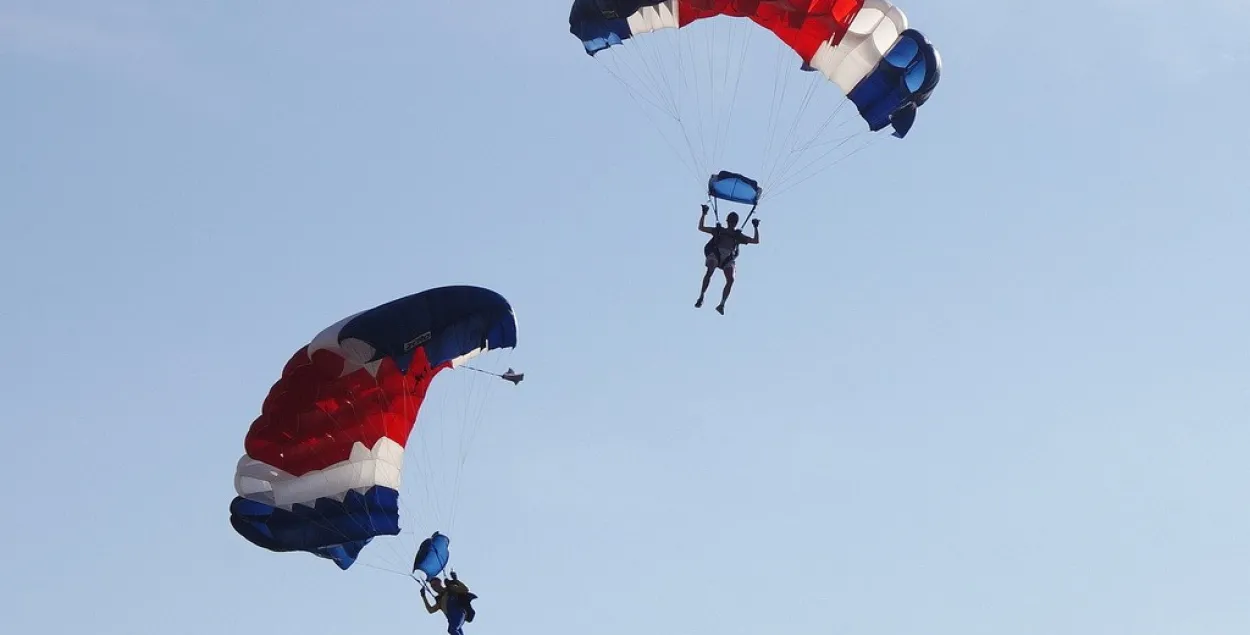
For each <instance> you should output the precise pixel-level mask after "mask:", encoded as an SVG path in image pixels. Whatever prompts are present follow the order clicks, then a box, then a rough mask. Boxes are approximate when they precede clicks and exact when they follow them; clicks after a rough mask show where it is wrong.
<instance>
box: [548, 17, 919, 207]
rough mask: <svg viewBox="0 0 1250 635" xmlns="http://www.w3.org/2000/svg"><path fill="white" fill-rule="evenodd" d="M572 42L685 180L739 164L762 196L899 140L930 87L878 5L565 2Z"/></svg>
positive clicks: (913, 37) (915, 37)
mask: <svg viewBox="0 0 1250 635" xmlns="http://www.w3.org/2000/svg"><path fill="white" fill-rule="evenodd" d="M569 32H570V33H572V34H573V36H574V37H576V38H577V39H578V40H579V41H580V42H581V43H582V46H583V47H584V49H585V52H586V54H588V55H589V56H591V58H592V59H594V61H595V62H597V63H599V64H600V65H601V66H602V68H603V69H604V70H605V71H606V74H607V76H609V77H611V78H612V79H614V80H617V81H618V82H619V83H620V84H621V86H622V87H623V88H624V90H623V91H621V92H620V93H618V94H619V95H620V96H621V99H622V100H628V101H631V102H633V103H634V104H636V105H637V106H638V108H640V109H641V110H642V112H643V114H644V115H645V116H646V123H647V124H649V127H651V128H653V129H655V130H656V131H657V132H658V133H659V137H660V138H662V139H663V140H664V142H665V143H666V144H667V145H668V147H669V149H670V150H672V151H673V153H674V154H675V155H676V156H677V157H678V159H679V160H680V161H681V162H682V164H683V165H684V166H685V167H686V169H687V170H688V171H689V173H690V174H691V176H693V177H694V178H695V179H697V180H698V181H700V182H701V181H703V179H706V178H707V175H708V174H719V173H721V172H720V171H721V169H722V166H726V165H736V166H741V167H744V168H747V169H748V173H749V174H751V175H753V176H755V177H756V178H758V179H759V185H760V186H762V190H761V192H765V191H766V192H768V196H769V197H770V198H775V197H778V196H781V195H782V194H784V193H785V192H786V191H788V190H790V189H791V188H793V187H796V186H798V185H799V184H801V183H803V182H806V181H808V180H809V179H811V178H813V177H815V176H817V175H820V174H822V173H824V171H825V170H828V169H830V168H832V167H833V166H834V165H836V164H838V163H839V162H841V161H843V160H845V159H848V158H849V157H851V156H853V155H855V154H857V153H858V152H860V151H861V150H863V149H864V148H865V147H867V146H868V145H870V144H871V143H873V142H875V141H876V140H877V139H880V138H882V137H884V136H885V135H879V134H874V133H877V132H879V131H882V130H885V129H887V128H888V129H890V130H891V133H892V135H893V136H895V137H897V138H900V139H901V138H903V137H905V136H907V134H908V132H909V131H910V130H911V129H912V127H913V124H914V123H915V121H916V114H917V113H916V111H917V109H918V108H919V107H920V106H922V105H923V104H924V103H925V102H926V101H927V100H928V99H929V97H930V96H931V95H932V93H933V90H934V88H935V87H936V86H937V83H938V80H939V78H940V76H941V59H940V56H939V55H938V52H937V49H936V48H935V47H934V46H933V45H932V44H931V43H930V42H929V41H928V40H927V39H926V38H925V37H924V36H923V35H921V34H920V32H918V31H916V30H914V29H912V28H910V27H909V25H908V22H907V17H906V16H905V15H904V14H903V10H902V9H900V8H899V7H896V6H894V5H893V4H891V3H890V2H887V1H885V0H574V1H573V3H572V7H571V9H570V12H569ZM599 92H600V91H598V90H596V91H595V93H593V94H591V95H589V97H590V98H593V99H596V100H602V99H603V98H604V97H607V95H601V94H599ZM747 122H751V123H750V124H748V123H747ZM756 122H766V123H756ZM728 194H729V195H728V196H725V197H723V198H721V197H718V196H716V194H715V193H712V198H713V200H714V201H715V200H717V199H718V198H719V199H720V200H735V199H741V198H745V196H741V195H737V194H736V193H728ZM758 203H759V201H758V200H756V201H754V202H752V203H750V204H751V205H755V204H758Z"/></svg>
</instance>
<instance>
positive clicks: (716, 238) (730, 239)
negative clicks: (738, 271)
mask: <svg viewBox="0 0 1250 635" xmlns="http://www.w3.org/2000/svg"><path fill="white" fill-rule="evenodd" d="M707 210H708V208H707V205H704V206H703V213H702V214H700V215H699V231H701V232H703V233H705V234H711V235H712V237H711V238H709V239H708V241H707V244H706V245H704V246H703V256H704V264H706V265H707V273H706V274H704V275H703V288H702V289H700V290H699V299H698V300H696V301H695V303H694V307H695V308H696V309H697V308H699V307H701V306H703V296H704V295H705V294H706V293H707V286H708V285H709V284H711V283H712V273H713V272H714V271H716V270H717V269H718V268H719V269H720V270H721V271H722V272H724V274H725V290H724V291H723V292H721V298H720V304H718V305H716V312H717V313H720V314H721V315H724V314H725V301H726V300H728V299H729V292H730V291H731V290H732V289H733V286H734V263H735V261H737V259H738V246H739V245H758V244H760V219H758V218H753V219H751V226H752V227H754V228H755V235H754V236H752V237H750V238H747V237H746V235H745V234H743V233H742V230H740V229H738V228H737V227H738V214H737V212H730V213H729V215H728V216H726V217H725V224H726V225H728V227H721V226H720V223H717V224H716V226H715V227H708V226H707V223H706V222H705V221H707Z"/></svg>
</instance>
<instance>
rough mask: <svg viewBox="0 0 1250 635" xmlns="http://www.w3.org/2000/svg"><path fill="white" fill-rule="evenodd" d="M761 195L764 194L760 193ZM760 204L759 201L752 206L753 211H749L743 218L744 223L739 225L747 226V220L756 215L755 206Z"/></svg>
mask: <svg viewBox="0 0 1250 635" xmlns="http://www.w3.org/2000/svg"><path fill="white" fill-rule="evenodd" d="M760 197H761V198H763V194H760ZM759 205H760V204H759V203H756V204H754V205H752V206H751V211H749V212H747V217H746V218H744V219H742V223H741V224H740V225H738V226H739V227H746V226H747V221H749V220H751V217H752V216H754V215H755V208H756V207H759Z"/></svg>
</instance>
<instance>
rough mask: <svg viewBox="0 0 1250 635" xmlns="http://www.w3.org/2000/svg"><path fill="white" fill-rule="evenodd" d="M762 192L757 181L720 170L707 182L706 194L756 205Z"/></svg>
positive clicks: (724, 199) (723, 199)
mask: <svg viewBox="0 0 1250 635" xmlns="http://www.w3.org/2000/svg"><path fill="white" fill-rule="evenodd" d="M762 194H763V190H761V189H760V184H759V183H756V182H755V181H754V180H752V179H749V178H747V177H745V176H742V175H741V174H737V173H735V172H726V171H724V170H721V171H720V172H719V173H717V174H713V175H712V178H710V179H708V182H707V195H708V196H710V197H712V198H716V199H720V200H722V201H732V202H734V203H743V204H745V205H756V204H758V203H759V202H760V195H762Z"/></svg>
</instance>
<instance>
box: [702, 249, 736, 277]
mask: <svg viewBox="0 0 1250 635" xmlns="http://www.w3.org/2000/svg"><path fill="white" fill-rule="evenodd" d="M735 260H737V258H734V257H733V256H727V257H721V256H720V255H718V254H717V253H716V251H715V250H709V251H706V252H704V253H703V264H704V265H705V266H706V267H707V268H708V269H721V270H722V271H725V272H727V273H733V270H734V261H735Z"/></svg>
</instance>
